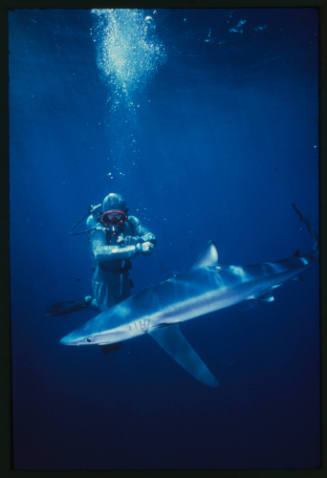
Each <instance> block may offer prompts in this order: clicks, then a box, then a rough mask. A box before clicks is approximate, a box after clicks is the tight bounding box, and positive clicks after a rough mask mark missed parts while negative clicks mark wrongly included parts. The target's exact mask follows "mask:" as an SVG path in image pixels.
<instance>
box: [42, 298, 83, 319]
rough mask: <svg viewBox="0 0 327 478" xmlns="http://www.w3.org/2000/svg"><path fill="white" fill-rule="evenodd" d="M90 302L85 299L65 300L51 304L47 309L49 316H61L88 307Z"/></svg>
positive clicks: (46, 313)
mask: <svg viewBox="0 0 327 478" xmlns="http://www.w3.org/2000/svg"><path fill="white" fill-rule="evenodd" d="M89 305H90V303H88V302H86V301H85V300H84V299H83V300H79V301H78V300H65V301H62V302H56V303H55V304H52V305H50V307H48V308H47V310H46V311H45V315H46V316H47V317H59V316H61V315H66V314H71V313H73V312H77V311H78V310H83V309H87V308H88V307H89Z"/></svg>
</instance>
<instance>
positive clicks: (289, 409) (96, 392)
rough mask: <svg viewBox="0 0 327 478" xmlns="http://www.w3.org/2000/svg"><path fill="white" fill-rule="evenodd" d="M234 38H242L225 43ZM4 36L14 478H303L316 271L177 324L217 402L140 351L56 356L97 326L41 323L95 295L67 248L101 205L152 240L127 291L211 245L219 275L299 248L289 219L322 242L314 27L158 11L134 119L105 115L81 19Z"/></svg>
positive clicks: (314, 396)
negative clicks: (92, 473)
mask: <svg viewBox="0 0 327 478" xmlns="http://www.w3.org/2000/svg"><path fill="white" fill-rule="evenodd" d="M151 14H152V12H151V11H146V12H144V15H151ZM184 19H186V20H184ZM240 19H247V23H246V24H244V25H243V33H242V32H240V31H239V32H230V31H228V30H229V28H231V27H233V26H235V25H237V23H238V22H239V20H240ZM9 20H10V24H9V27H10V43H9V46H10V179H11V181H10V191H11V195H10V198H11V204H10V211H11V222H10V226H11V230H10V234H11V242H10V245H11V280H12V285H11V287H12V299H11V300H12V315H11V323H12V359H13V360H12V384H13V418H14V422H13V433H14V459H15V466H16V467H17V468H20V469H22V468H23V469H69V468H102V469H106V468H196V467H198V468H247V467H252V468H256V467H261V468H283V467H284V468H289V467H293V468H304V467H313V466H317V465H318V464H319V423H320V416H319V302H318V299H319V297H318V267H317V266H315V267H314V268H312V269H310V270H308V271H307V272H306V273H305V274H304V276H303V279H304V280H303V281H299V282H295V281H292V282H291V283H288V284H285V286H284V287H283V288H280V289H278V291H277V292H276V294H275V296H276V301H275V302H274V303H271V304H265V303H263V304H262V303H259V304H256V305H255V306H252V307H250V306H248V305H240V306H237V307H235V308H231V309H228V310H226V311H223V312H220V313H216V314H211V315H208V316H205V317H203V318H201V319H200V318H199V319H196V320H194V321H191V322H189V323H187V324H185V325H183V327H182V328H183V331H184V332H185V335H186V336H187V338H188V339H189V340H190V342H191V343H192V345H193V346H194V347H195V349H196V350H197V351H198V352H199V354H200V355H201V356H202V357H203V359H204V361H205V362H206V363H207V364H208V366H209V368H210V369H211V370H212V371H213V372H214V373H215V375H216V376H217V377H218V378H219V380H220V383H221V387H220V388H219V389H210V388H206V387H205V386H203V385H201V384H200V383H198V382H196V381H195V380H194V379H193V378H192V377H191V376H189V375H188V374H187V373H186V372H184V370H183V369H182V368H180V367H179V366H178V365H176V364H175V363H174V362H173V361H172V360H171V359H170V358H169V357H168V356H166V355H165V353H164V352H163V351H162V350H161V349H159V348H158V347H157V345H156V344H155V343H154V341H152V340H151V338H150V337H147V336H144V337H141V338H138V339H135V340H132V341H129V342H126V344H125V345H124V347H123V348H122V349H121V350H120V351H118V352H117V353H115V354H112V355H110V356H104V355H103V354H102V353H101V352H100V351H99V349H98V348H92V347H91V348H87V349H84V348H82V347H81V348H74V347H64V346H62V345H60V344H59V339H60V338H61V337H62V336H63V335H65V334H66V333H68V332H69V331H70V330H72V329H74V328H76V327H78V326H79V325H80V324H82V323H83V322H84V321H85V320H87V318H89V317H91V316H92V315H93V313H92V312H89V311H87V312H81V313H78V314H75V315H72V316H70V317H69V316H67V317H66V318H65V317H64V318H58V319H48V318H45V316H44V310H45V309H46V307H47V306H48V305H49V304H51V303H53V302H56V301H58V300H66V299H68V300H69V299H78V298H80V297H82V296H84V295H85V294H88V293H89V292H90V275H91V266H92V263H91V259H90V255H89V251H88V242H87V237H86V236H80V237H71V236H69V235H68V231H69V230H70V228H71V226H72V224H73V223H74V222H75V221H76V220H77V219H79V217H81V216H82V215H83V214H85V213H86V212H87V209H88V206H89V204H90V203H91V202H93V203H94V202H99V201H101V200H102V198H103V197H104V196H105V195H106V194H107V193H108V192H110V191H117V192H121V193H122V194H124V195H125V197H126V200H127V202H128V205H129V208H130V213H131V214H135V215H137V216H138V217H139V218H140V219H141V220H142V221H143V223H144V224H145V225H146V226H147V227H149V228H150V230H151V231H153V232H154V233H155V234H156V235H157V238H158V244H157V247H156V250H155V252H154V253H153V255H152V256H150V257H138V258H136V259H135V260H134V262H133V264H134V266H133V270H132V277H133V280H134V283H135V289H134V290H135V291H138V290H140V289H141V288H143V287H145V286H148V285H150V284H153V283H156V282H158V281H159V280H161V279H163V278H167V277H168V276H169V275H171V274H172V273H173V272H177V271H181V270H184V269H186V268H188V267H189V266H190V265H191V264H192V262H193V261H194V260H195V258H196V257H197V255H198V254H199V252H200V251H201V249H202V248H203V247H204V246H205V244H206V243H207V241H208V240H209V239H213V240H214V241H215V243H216V244H217V247H218V250H219V254H220V260H221V262H222V263H224V264H246V263H259V262H263V261H266V260H277V259H279V258H282V257H286V256H288V255H291V254H292V253H293V252H294V251H295V250H296V249H297V248H300V249H301V250H302V251H307V250H309V249H310V248H311V240H310V237H309V236H308V234H307V232H306V231H303V230H302V228H301V224H300V223H299V221H298V218H297V217H296V215H295V214H294V212H293V210H292V208H291V207H290V204H291V202H295V203H296V204H297V205H298V207H299V208H300V209H302V211H303V213H304V214H305V215H306V216H307V217H309V218H310V220H311V221H312V224H313V225H314V227H315V228H316V229H317V227H318V149H319V148H318V146H319V145H318V66H317V65H318V38H317V37H318V15H317V11H315V10H314V9H293V10H292V9H262V10H252V9H251V10H250V9H249V10H233V11H228V10H212V11H209V10H201V11H194V10H184V11H183V10H158V11H157V14H156V17H155V22H156V27H157V30H156V34H157V36H158V38H160V41H161V42H162V44H163V45H164V47H165V51H166V61H165V63H164V64H163V65H161V66H160V67H159V68H158V72H157V74H156V75H154V77H153V78H152V80H151V81H149V83H148V84H147V85H146V86H145V88H144V89H143V91H142V92H140V93H139V94H138V97H137V101H138V104H139V105H140V107H139V108H138V109H137V111H136V112H130V111H129V110H128V108H127V107H126V106H125V107H124V105H121V106H120V107H118V109H116V111H111V109H110V106H111V104H112V101H113V95H114V93H113V91H112V90H110V86H108V84H105V83H104V82H103V79H102V78H101V75H100V74H99V70H98V69H97V66H96V59H95V58H96V51H95V45H94V43H93V41H92V39H91V36H90V31H89V29H90V28H91V27H92V25H93V24H94V18H92V15H91V14H90V12H89V11H87V10H84V11H83V10H67V11H60V10H58V11H54V10H29V11H28V10H21V11H18V10H17V11H12V12H11V13H10V16H9ZM258 26H262V27H263V28H262V29H261V30H260V29H258V28H257V27H258ZM209 29H211V33H209V31H210V30H209ZM206 39H207V40H208V41H205V40H206ZM133 140H134V141H133ZM110 171H114V173H113V177H114V179H110V176H108V172H110ZM120 173H122V174H120Z"/></svg>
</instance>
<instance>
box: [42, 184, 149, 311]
mask: <svg viewBox="0 0 327 478" xmlns="http://www.w3.org/2000/svg"><path fill="white" fill-rule="evenodd" d="M85 217H86V216H84V218H85ZM84 218H83V219H84ZM80 222H81V221H79V223H80ZM79 223H77V224H76V225H75V226H74V227H73V230H74V228H75V227H76V226H77V225H78V224H79ZM86 226H87V229H86V230H85V231H82V232H73V230H72V232H71V233H72V234H82V233H84V232H87V233H88V235H89V244H90V249H91V254H92V256H93V259H94V262H95V268H94V273H93V277H92V294H93V295H92V296H90V295H88V296H86V297H84V299H83V300H82V301H65V302H57V303H56V304H53V305H52V306H51V307H50V308H49V309H48V310H47V315H48V316H51V317H54V316H59V315H65V314H70V313H72V312H75V311H78V310H82V309H86V308H89V307H92V308H94V309H97V310H99V311H101V312H102V311H104V310H106V309H108V308H109V307H111V306H113V305H114V304H117V303H118V302H120V301H122V300H124V299H126V298H127V297H128V296H129V295H130V290H131V287H132V286H133V284H132V281H131V279H130V277H129V270H130V269H131V266H132V265H131V261H130V259H132V258H133V257H135V256H136V255H138V254H144V255H148V254H151V253H152V251H153V249H154V247H155V244H156V237H155V235H154V234H152V233H151V232H150V231H148V229H146V228H145V227H144V226H143V225H142V224H141V222H140V221H139V219H138V218H137V217H135V216H128V209H127V206H126V203H125V200H124V199H123V197H122V196H121V195H120V194H116V193H110V194H108V195H107V196H106V197H105V198H104V200H103V202H102V204H101V203H100V204H98V205H96V206H91V207H90V211H89V213H88V217H87V219H86Z"/></svg>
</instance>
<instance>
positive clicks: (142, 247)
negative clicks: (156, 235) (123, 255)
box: [137, 241, 154, 255]
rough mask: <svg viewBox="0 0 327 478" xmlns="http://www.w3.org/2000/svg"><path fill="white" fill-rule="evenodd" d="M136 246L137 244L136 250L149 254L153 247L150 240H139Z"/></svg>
mask: <svg viewBox="0 0 327 478" xmlns="http://www.w3.org/2000/svg"><path fill="white" fill-rule="evenodd" d="M137 246H138V247H137V250H138V251H139V252H141V254H146V255H148V254H151V252H152V251H153V248H154V245H153V244H152V242H149V241H146V242H139V243H138V244H137Z"/></svg>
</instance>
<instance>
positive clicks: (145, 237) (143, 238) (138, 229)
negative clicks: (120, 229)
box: [128, 216, 157, 246]
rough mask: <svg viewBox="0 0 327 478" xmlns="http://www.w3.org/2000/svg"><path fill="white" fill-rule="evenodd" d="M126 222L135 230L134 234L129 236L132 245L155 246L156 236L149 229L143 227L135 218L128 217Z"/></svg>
mask: <svg viewBox="0 0 327 478" xmlns="http://www.w3.org/2000/svg"><path fill="white" fill-rule="evenodd" d="M128 220H129V222H130V223H132V224H133V227H134V230H135V234H134V235H133V236H129V237H131V238H132V239H131V240H132V241H133V243H134V242H135V243H137V242H151V243H152V244H153V245H154V246H155V245H156V242H157V238H156V236H155V235H154V234H153V233H152V232H150V231H149V229H147V228H146V227H144V226H143V225H142V224H141V222H140V220H139V219H138V218H137V217H135V216H129V218H128Z"/></svg>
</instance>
